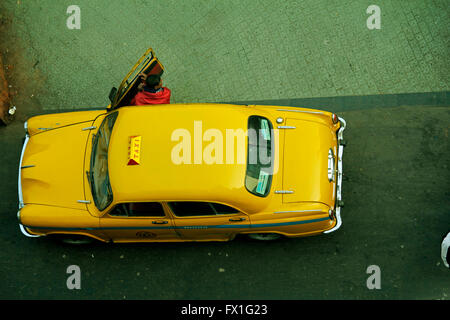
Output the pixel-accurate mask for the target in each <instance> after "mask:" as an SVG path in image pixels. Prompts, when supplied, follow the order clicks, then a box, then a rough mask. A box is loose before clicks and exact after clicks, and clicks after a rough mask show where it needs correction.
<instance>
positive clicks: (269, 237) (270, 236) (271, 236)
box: [247, 233, 281, 241]
mask: <svg viewBox="0 0 450 320" xmlns="http://www.w3.org/2000/svg"><path fill="white" fill-rule="evenodd" d="M247 236H248V237H249V238H250V239H253V240H260V241H273V240H277V239H280V238H281V235H280V234H278V233H250V234H248V235H247Z"/></svg>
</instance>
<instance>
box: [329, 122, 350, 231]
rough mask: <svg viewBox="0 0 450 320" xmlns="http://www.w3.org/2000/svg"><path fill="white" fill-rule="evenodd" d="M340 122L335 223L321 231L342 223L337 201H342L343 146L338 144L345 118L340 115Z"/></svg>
mask: <svg viewBox="0 0 450 320" xmlns="http://www.w3.org/2000/svg"><path fill="white" fill-rule="evenodd" d="M338 118H339V121H340V122H341V127H340V128H339V131H338V133H337V137H338V154H337V157H338V163H337V181H336V225H335V226H334V227H333V228H331V229H330V230H326V231H324V232H323V233H330V232H333V231H336V230H337V229H339V228H340V226H341V225H342V218H341V207H340V206H338V205H337V203H338V201H342V173H343V171H342V156H343V155H344V146H343V145H341V144H339V142H340V141H342V140H343V139H344V130H345V127H346V125H347V123H346V122H345V120H344V119H343V118H341V117H338Z"/></svg>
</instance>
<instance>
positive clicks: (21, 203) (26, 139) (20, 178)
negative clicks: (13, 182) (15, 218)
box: [17, 134, 30, 210]
mask: <svg viewBox="0 0 450 320" xmlns="http://www.w3.org/2000/svg"><path fill="white" fill-rule="evenodd" d="M28 140H30V136H29V135H28V134H27V135H25V142H24V143H23V147H22V153H21V154H20V161H19V181H18V183H17V186H18V189H19V190H18V191H19V210H20V209H22V208H23V206H24V203H23V196H22V177H21V169H20V168H22V160H23V154H24V153H25V148H26V147H27V144H28Z"/></svg>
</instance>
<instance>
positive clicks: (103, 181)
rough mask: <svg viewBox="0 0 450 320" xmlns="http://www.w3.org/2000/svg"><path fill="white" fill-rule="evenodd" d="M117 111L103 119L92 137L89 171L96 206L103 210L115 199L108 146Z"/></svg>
mask: <svg viewBox="0 0 450 320" xmlns="http://www.w3.org/2000/svg"><path fill="white" fill-rule="evenodd" d="M116 118H117V112H114V113H111V114H110V115H108V116H106V117H105V119H103V122H102V124H101V125H100V128H99V129H98V131H97V133H96V134H94V136H93V137H92V139H93V142H92V153H91V165H90V171H89V172H88V177H89V183H90V185H91V192H92V197H93V198H94V203H95V205H96V207H97V208H98V209H99V210H100V211H102V210H104V209H105V208H106V207H107V206H108V205H109V204H110V203H111V202H112V199H113V195H112V190H111V185H110V183H109V174H108V146H109V140H110V138H111V132H112V129H113V126H114V122H115V121H116Z"/></svg>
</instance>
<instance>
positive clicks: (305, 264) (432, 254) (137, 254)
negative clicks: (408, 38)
mask: <svg viewBox="0 0 450 320" xmlns="http://www.w3.org/2000/svg"><path fill="white" fill-rule="evenodd" d="M339 115H340V116H342V117H344V118H345V119H346V120H347V123H348V128H347V129H346V131H345V137H346V140H347V141H348V144H347V147H346V149H345V152H344V172H345V176H346V180H345V181H344V185H343V196H344V199H345V208H344V209H343V214H342V215H343V226H342V227H341V229H339V230H338V231H337V232H335V233H332V234H329V235H321V236H315V237H309V238H301V239H286V240H280V241H275V242H255V241H250V240H247V239H245V238H238V239H236V240H235V241H232V242H227V243H214V242H211V243H172V244H161V243H158V244H103V243H94V244H92V245H88V246H78V247H77V246H70V245H65V244H61V243H58V242H55V241H50V240H49V239H45V238H37V239H31V238H26V237H24V236H23V235H22V234H21V233H20V231H19V228H18V225H17V219H16V211H17V172H18V163H19V157H20V151H21V140H22V137H23V128H22V125H23V122H22V121H20V120H17V121H15V122H14V123H12V124H11V125H10V126H8V127H3V128H0V145H1V146H2V153H1V159H2V160H1V161H2V166H1V167H0V168H1V169H0V176H1V177H2V184H1V190H0V194H1V201H0V205H1V207H0V212H1V215H2V219H1V224H0V228H1V229H0V231H1V232H0V247H1V248H2V253H1V256H2V258H1V259H0V270H1V273H2V283H1V289H0V298H3V299H449V295H450V281H449V272H450V271H449V270H448V269H446V268H445V267H444V266H443V264H442V262H441V260H440V241H441V240H442V237H443V236H444V235H445V234H446V233H447V232H448V231H449V227H450V214H449V212H450V197H449V188H448V179H449V178H450V177H449V161H448V159H449V156H450V148H449V138H448V134H449V132H448V131H449V122H448V119H449V115H450V108H448V107H429V106H428V107H419V106H415V107H394V108H378V109H370V110H354V111H349V112H341V113H339ZM69 265H78V266H79V267H80V269H81V289H80V290H69V289H68V288H67V286H66V280H67V278H68V276H69V274H67V273H66V269H67V267H68V266H69ZM370 265H377V266H379V267H380V270H381V289H378V290H377V289H372V290H369V289H368V288H367V286H366V281H367V278H368V277H369V276H370V275H369V274H367V273H366V270H367V268H368V267H369V266H370Z"/></svg>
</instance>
